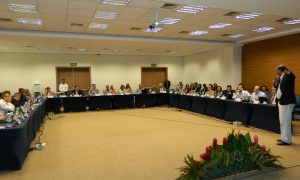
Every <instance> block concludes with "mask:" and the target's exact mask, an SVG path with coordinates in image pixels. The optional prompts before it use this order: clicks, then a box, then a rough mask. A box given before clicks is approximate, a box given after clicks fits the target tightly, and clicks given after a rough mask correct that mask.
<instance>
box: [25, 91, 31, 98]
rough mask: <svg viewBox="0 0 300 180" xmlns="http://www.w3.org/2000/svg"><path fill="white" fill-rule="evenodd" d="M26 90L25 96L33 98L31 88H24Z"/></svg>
mask: <svg viewBox="0 0 300 180" xmlns="http://www.w3.org/2000/svg"><path fill="white" fill-rule="evenodd" d="M24 90H25V96H26V97H27V98H31V94H30V91H29V89H24Z"/></svg>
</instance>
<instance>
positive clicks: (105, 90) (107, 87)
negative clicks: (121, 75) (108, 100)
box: [103, 85, 111, 95]
mask: <svg viewBox="0 0 300 180" xmlns="http://www.w3.org/2000/svg"><path fill="white" fill-rule="evenodd" d="M108 93H111V92H110V89H109V85H106V86H105V89H104V90H103V94H105V95H106V94H108Z"/></svg>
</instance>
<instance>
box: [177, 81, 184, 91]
mask: <svg viewBox="0 0 300 180" xmlns="http://www.w3.org/2000/svg"><path fill="white" fill-rule="evenodd" d="M176 90H177V91H178V92H179V93H182V92H184V88H183V84H182V82H181V81H180V82H179V84H177V86H176Z"/></svg>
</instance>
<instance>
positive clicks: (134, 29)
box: [130, 27, 142, 31]
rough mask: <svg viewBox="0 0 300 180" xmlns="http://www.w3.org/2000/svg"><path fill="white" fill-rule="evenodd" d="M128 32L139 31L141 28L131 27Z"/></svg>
mask: <svg viewBox="0 0 300 180" xmlns="http://www.w3.org/2000/svg"><path fill="white" fill-rule="evenodd" d="M130 30H132V31H141V30H142V28H139V27H133V28H131V29H130Z"/></svg>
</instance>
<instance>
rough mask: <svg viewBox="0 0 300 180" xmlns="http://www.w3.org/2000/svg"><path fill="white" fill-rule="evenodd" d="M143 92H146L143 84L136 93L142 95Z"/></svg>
mask: <svg viewBox="0 0 300 180" xmlns="http://www.w3.org/2000/svg"><path fill="white" fill-rule="evenodd" d="M143 90H144V88H143V86H142V84H139V88H138V89H137V90H136V93H139V94H141V93H142V91H143Z"/></svg>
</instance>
